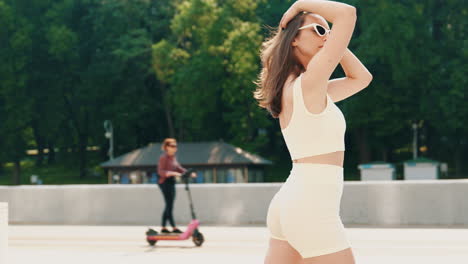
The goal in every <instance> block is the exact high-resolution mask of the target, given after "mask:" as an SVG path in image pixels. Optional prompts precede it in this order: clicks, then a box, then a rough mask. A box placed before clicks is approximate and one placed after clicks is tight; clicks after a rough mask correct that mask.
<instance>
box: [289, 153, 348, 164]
mask: <svg viewBox="0 0 468 264" xmlns="http://www.w3.org/2000/svg"><path fill="white" fill-rule="evenodd" d="M343 161H344V151H335V152H330V153H326V154H321V155H315V156H310V157H305V158H300V159H295V160H293V162H294V163H323V164H330V165H336V166H340V167H343Z"/></svg>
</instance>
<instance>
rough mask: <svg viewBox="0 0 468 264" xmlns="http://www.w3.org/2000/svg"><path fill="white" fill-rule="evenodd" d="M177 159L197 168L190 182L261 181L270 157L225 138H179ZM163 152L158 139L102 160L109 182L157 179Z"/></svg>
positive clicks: (148, 181)
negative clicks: (213, 140)
mask: <svg viewBox="0 0 468 264" xmlns="http://www.w3.org/2000/svg"><path fill="white" fill-rule="evenodd" d="M177 146H178V151H177V154H176V156H177V160H178V161H179V163H180V164H181V165H182V166H183V167H184V168H187V169H189V168H191V169H194V170H195V171H196V172H197V177H196V178H193V179H192V181H193V183H248V182H264V177H265V176H264V175H265V169H266V166H269V165H271V164H272V162H271V161H269V160H267V159H264V158H262V157H260V156H258V155H255V154H252V153H249V152H247V151H245V150H243V149H241V148H239V147H236V146H233V145H230V144H227V143H225V142H190V143H184V142H178V143H177ZM161 154H163V151H162V150H161V144H160V143H150V144H149V145H148V146H146V147H143V148H139V149H136V150H133V151H131V152H129V153H126V154H123V155H121V156H119V157H116V158H114V159H112V160H109V161H106V162H104V163H101V167H103V168H104V169H105V170H106V171H107V175H108V182H109V183H121V184H130V183H134V184H138V183H156V182H157V179H158V175H157V165H158V160H159V157H160V156H161Z"/></svg>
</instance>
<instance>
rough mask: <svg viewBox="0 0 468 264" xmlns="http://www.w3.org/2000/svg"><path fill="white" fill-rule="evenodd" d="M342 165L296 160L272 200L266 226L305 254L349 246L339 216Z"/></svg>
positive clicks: (338, 249) (332, 250)
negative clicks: (298, 161) (299, 161)
mask: <svg viewBox="0 0 468 264" xmlns="http://www.w3.org/2000/svg"><path fill="white" fill-rule="evenodd" d="M342 193H343V168H342V167H340V166H336V165H331V164H319V163H293V167H292V169H291V172H290V174H289V177H288V178H287V180H286V182H285V183H284V184H283V185H282V186H281V188H280V190H279V191H278V192H277V193H276V194H275V196H274V197H273V199H272V200H271V202H270V206H269V208H268V215H267V227H268V229H269V231H270V233H271V236H272V237H273V238H275V239H280V240H285V241H288V242H289V244H290V245H291V246H292V247H293V248H295V249H296V250H297V251H298V252H299V254H300V255H301V256H302V257H303V258H310V257H314V256H319V255H324V254H329V253H333V252H337V251H340V250H343V249H346V248H348V247H350V243H349V241H348V239H347V237H346V234H345V229H344V226H343V223H342V222H341V218H340V213H339V212H340V202H341V195H342Z"/></svg>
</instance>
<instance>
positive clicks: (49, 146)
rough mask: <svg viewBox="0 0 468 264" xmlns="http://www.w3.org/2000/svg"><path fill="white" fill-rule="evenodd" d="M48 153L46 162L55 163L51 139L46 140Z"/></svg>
mask: <svg viewBox="0 0 468 264" xmlns="http://www.w3.org/2000/svg"><path fill="white" fill-rule="evenodd" d="M48 143H49V144H48V148H49V154H48V159H47V164H49V165H52V164H54V163H55V149H54V148H55V146H54V143H52V142H51V141H49V142H48Z"/></svg>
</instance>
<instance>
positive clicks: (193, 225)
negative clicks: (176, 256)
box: [146, 169, 205, 247]
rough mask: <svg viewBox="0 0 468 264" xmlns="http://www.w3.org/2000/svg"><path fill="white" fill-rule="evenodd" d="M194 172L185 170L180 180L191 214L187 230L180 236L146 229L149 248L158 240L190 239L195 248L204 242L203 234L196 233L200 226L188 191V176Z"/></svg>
mask: <svg viewBox="0 0 468 264" xmlns="http://www.w3.org/2000/svg"><path fill="white" fill-rule="evenodd" d="M192 172H194V170H192V169H190V170H187V171H186V172H185V173H184V174H182V176H181V177H182V180H183V181H184V183H185V190H186V191H187V194H188V197H189V201H190V211H191V213H192V221H190V224H189V225H188V227H187V230H185V232H183V233H181V234H177V233H176V234H171V233H169V234H167V233H158V232H157V231H155V230H154V229H151V228H150V229H148V231H146V241H148V243H149V244H150V245H151V246H154V245H155V244H156V242H158V240H187V239H189V238H190V237H192V240H193V243H195V245H196V246H197V247H199V246H201V245H202V244H203V242H204V241H205V239H204V237H203V234H202V233H200V231H198V226H199V225H200V222H199V221H198V220H197V217H196V216H195V210H194V209H193V202H192V195H191V194H190V189H189V181H190V180H189V179H190V174H191V173H192Z"/></svg>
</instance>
